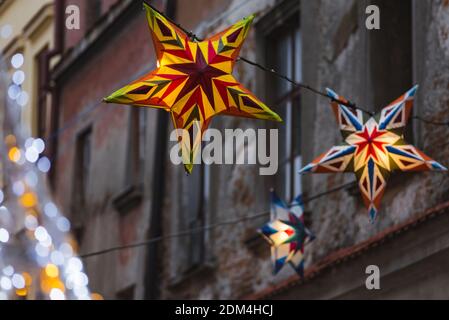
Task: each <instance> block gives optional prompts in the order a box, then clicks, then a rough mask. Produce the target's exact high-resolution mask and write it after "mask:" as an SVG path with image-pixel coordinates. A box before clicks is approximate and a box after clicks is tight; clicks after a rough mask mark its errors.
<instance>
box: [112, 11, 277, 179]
mask: <svg viewBox="0 0 449 320" xmlns="http://www.w3.org/2000/svg"><path fill="white" fill-rule="evenodd" d="M144 6H145V9H146V12H147V19H148V24H149V27H150V30H151V35H152V38H153V43H154V47H155V50H156V55H157V60H158V61H157V65H158V68H157V69H156V70H154V71H153V72H151V73H149V74H148V75H146V76H144V77H143V78H141V79H139V80H137V81H135V82H133V83H131V84H129V85H127V86H125V87H124V88H122V89H120V90H118V91H116V92H115V93H113V94H112V95H110V96H109V97H107V98H105V101H106V102H110V103H119V104H129V105H135V106H144V107H154V108H161V109H164V110H165V111H168V112H170V113H171V115H172V120H173V124H174V126H175V128H176V129H185V130H187V131H188V132H189V135H187V136H188V137H190V139H189V141H181V140H182V139H186V137H185V136H184V137H181V136H180V137H179V139H180V143H181V144H182V145H183V148H184V147H185V146H187V147H188V148H189V149H188V150H189V159H188V160H189V161H188V162H189V163H187V164H185V167H186V170H187V171H188V172H189V173H190V172H191V171H192V169H193V165H192V163H193V159H194V158H195V156H196V152H197V150H198V148H199V144H200V143H201V139H198V138H197V139H192V138H193V133H194V129H195V128H196V129H199V130H200V133H201V136H202V134H203V133H204V131H205V130H206V129H207V128H208V126H209V124H210V122H211V120H212V117H213V116H215V115H217V114H222V115H232V116H238V117H247V118H258V119H266V120H275V121H281V118H280V117H279V116H278V115H277V114H276V113H274V112H273V111H271V110H270V109H269V108H268V107H267V106H266V105H265V104H263V103H262V102H261V101H260V100H259V99H257V98H256V97H255V96H254V95H253V94H252V93H251V92H249V91H248V90H247V89H246V88H245V87H244V86H243V85H242V84H240V83H239V82H238V81H237V80H236V79H235V78H234V77H233V76H232V70H233V68H234V64H235V62H236V59H237V57H238V55H239V52H240V48H241V46H242V44H243V42H244V40H245V38H246V36H247V34H248V30H249V27H250V25H251V22H252V20H253V18H254V17H253V16H250V17H248V18H245V19H243V20H241V21H240V22H238V23H236V24H235V25H233V26H232V27H230V28H228V29H226V30H224V31H223V32H220V33H218V34H216V35H214V36H212V37H210V38H209V39H206V40H204V41H201V42H193V41H191V40H190V39H189V36H188V35H186V34H185V33H184V32H183V31H182V30H180V29H179V28H178V27H177V26H175V25H174V24H172V23H171V22H169V21H168V20H167V19H166V18H165V17H164V16H163V15H161V14H159V13H158V12H157V11H155V10H154V9H152V8H151V7H150V6H148V5H146V4H144ZM190 140H192V141H190Z"/></svg>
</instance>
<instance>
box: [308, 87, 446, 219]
mask: <svg viewBox="0 0 449 320" xmlns="http://www.w3.org/2000/svg"><path fill="white" fill-rule="evenodd" d="M417 88H418V87H417V86H415V87H414V88H412V89H411V90H409V91H408V92H406V93H405V94H404V95H402V96H401V97H399V98H398V99H397V100H395V101H393V102H392V103H391V104H389V105H388V106H387V107H385V108H383V109H382V111H381V112H379V113H378V114H377V115H376V116H375V117H371V118H369V119H364V115H363V113H362V111H361V110H358V109H357V110H354V109H351V108H348V107H346V106H344V105H341V104H339V103H337V102H335V101H336V99H338V100H339V101H347V100H345V99H344V98H343V97H341V96H339V95H338V94H336V93H335V92H334V91H332V90H330V89H328V95H329V97H330V98H332V99H334V102H332V108H333V111H334V114H335V116H336V118H337V122H338V125H339V127H340V130H341V133H342V135H343V138H344V140H345V141H344V143H343V144H342V145H339V146H334V147H332V148H331V149H330V150H329V151H328V152H326V153H324V154H323V155H321V156H320V157H318V158H317V159H315V160H314V161H313V162H312V163H310V164H309V165H307V166H305V167H304V168H303V169H302V170H301V171H300V173H306V172H315V173H332V172H354V173H355V174H356V177H357V180H358V182H359V188H360V192H361V194H362V196H363V200H364V202H365V204H366V206H367V207H368V210H369V215H370V219H371V221H374V220H375V218H376V216H377V213H378V211H379V207H380V202H381V199H382V196H383V194H384V192H385V188H386V186H387V180H388V177H389V175H390V173H391V172H393V171H396V170H400V171H447V169H446V168H445V167H443V166H442V165H441V164H439V163H438V162H436V161H435V160H433V159H431V158H429V157H428V156H426V155H425V154H424V153H423V152H422V151H420V150H419V149H418V148H416V147H415V146H413V145H411V144H408V143H407V142H406V141H405V140H404V129H405V126H406V125H407V123H408V121H409V119H410V115H411V112H412V107H413V100H414V96H415V93H416V90H417Z"/></svg>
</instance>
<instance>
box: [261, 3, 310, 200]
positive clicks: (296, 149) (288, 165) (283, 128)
mask: <svg viewBox="0 0 449 320" xmlns="http://www.w3.org/2000/svg"><path fill="white" fill-rule="evenodd" d="M290 14H291V18H290V19H288V20H286V21H283V22H282V24H281V25H280V26H278V27H277V28H275V29H273V30H272V31H271V32H270V33H269V34H268V35H267V36H266V40H265V42H266V44H267V46H266V61H267V64H268V65H269V66H270V67H273V68H274V69H275V70H276V71H278V72H279V73H280V74H283V75H286V76H287V77H289V78H291V79H294V80H295V81H297V82H300V81H301V77H302V67H301V50H302V45H301V32H300V29H299V13H298V12H296V13H290ZM266 81H267V83H270V84H273V85H272V86H267V88H268V89H269V90H270V89H271V91H269V97H268V100H269V101H270V105H273V106H276V111H277V112H278V114H279V115H280V116H281V118H282V119H283V120H284V123H282V124H280V125H278V127H277V128H278V130H279V149H278V150H279V171H278V174H277V175H276V181H275V186H276V191H277V193H278V194H279V195H280V196H281V197H283V198H284V199H286V200H287V201H288V200H289V199H291V198H293V197H295V196H296V195H297V194H299V193H300V192H301V180H300V175H299V174H298V170H299V169H300V167H301V154H300V150H301V146H300V128H299V125H300V104H299V101H300V99H299V90H298V89H297V88H296V87H294V86H293V85H292V84H291V83H289V82H287V81H285V80H283V79H280V78H278V77H275V76H272V75H267V79H266Z"/></svg>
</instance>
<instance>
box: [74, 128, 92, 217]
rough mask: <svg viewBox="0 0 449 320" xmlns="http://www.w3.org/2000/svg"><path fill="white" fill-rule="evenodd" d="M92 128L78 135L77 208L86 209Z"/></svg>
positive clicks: (76, 165) (76, 169)
mask: <svg viewBox="0 0 449 320" xmlns="http://www.w3.org/2000/svg"><path fill="white" fill-rule="evenodd" d="M91 144H92V130H91V129H88V130H86V131H84V132H83V133H82V134H80V135H79V136H78V139H77V146H76V162H75V193H74V196H75V201H76V202H75V208H76V210H84V209H85V206H86V195H87V191H88V190H87V189H88V183H89V173H90V164H91V152H92V146H91Z"/></svg>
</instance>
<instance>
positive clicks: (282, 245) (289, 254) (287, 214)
mask: <svg viewBox="0 0 449 320" xmlns="http://www.w3.org/2000/svg"><path fill="white" fill-rule="evenodd" d="M303 213H304V207H303V203H302V199H301V196H298V197H297V198H296V199H295V200H294V201H293V202H292V203H291V204H290V206H287V204H285V203H284V202H283V201H282V200H281V199H279V197H278V196H277V195H276V194H275V193H274V192H272V194H271V222H269V223H267V224H266V225H264V226H263V227H262V228H261V229H260V230H259V232H260V233H261V234H262V235H263V236H264V238H265V239H266V240H267V241H268V242H269V243H270V244H271V259H272V261H273V273H274V274H277V273H278V272H279V271H280V270H281V269H282V267H283V266H284V265H285V264H287V263H288V264H290V265H291V266H292V267H293V269H295V271H296V272H297V273H298V274H299V275H300V276H301V277H303V276H304V258H303V256H304V245H305V244H306V243H309V242H310V241H312V240H313V239H314V238H315V237H314V236H313V234H312V233H311V232H310V231H309V230H308V229H307V228H306V227H305V225H304V216H303Z"/></svg>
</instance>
